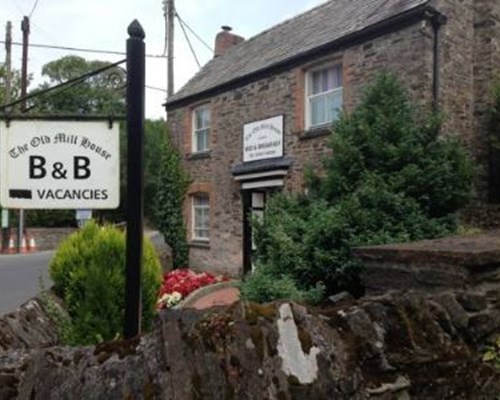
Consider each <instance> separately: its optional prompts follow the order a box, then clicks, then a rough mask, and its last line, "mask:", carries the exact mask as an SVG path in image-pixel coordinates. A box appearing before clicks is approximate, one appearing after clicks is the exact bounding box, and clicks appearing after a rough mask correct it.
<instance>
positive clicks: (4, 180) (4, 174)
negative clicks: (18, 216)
mask: <svg viewBox="0 0 500 400" xmlns="http://www.w3.org/2000/svg"><path fill="white" fill-rule="evenodd" d="M119 161H120V157H119V127H118V124H113V127H112V128H110V127H109V125H108V122H107V121H88V122H87V121H84V122H82V121H42V120H33V121H28V120H23V121H19V120H13V121H10V123H9V126H7V124H6V123H5V122H4V121H2V122H0V168H1V169H0V203H1V205H2V207H5V208H22V209H76V208H80V209H82V208H83V209H90V208H92V209H103V208H116V207H118V205H119V201H120V198H119V192H120V191H119V176H120V162H119Z"/></svg>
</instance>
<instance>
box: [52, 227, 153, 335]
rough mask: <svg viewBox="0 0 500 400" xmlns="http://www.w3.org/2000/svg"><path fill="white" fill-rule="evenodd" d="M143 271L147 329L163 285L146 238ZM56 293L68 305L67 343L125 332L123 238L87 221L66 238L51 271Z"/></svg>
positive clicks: (115, 231)
mask: <svg viewBox="0 0 500 400" xmlns="http://www.w3.org/2000/svg"><path fill="white" fill-rule="evenodd" d="M143 260H144V261H143V271H142V326H143V330H145V331H147V330H148V329H150V327H151V324H152V320H153V317H154V315H155V303H156V296H157V293H158V289H159V287H160V282H161V271H160V263H159V261H158V257H157V256H156V253H155V250H154V248H153V246H152V244H151V243H150V242H149V241H148V240H145V242H144V259H143ZM49 272H50V277H51V278H52V280H53V281H54V291H55V292H56V294H57V295H59V296H60V297H61V298H62V300H63V302H64V304H65V305H66V307H67V310H68V313H69V315H70V317H71V329H70V333H69V334H68V337H67V338H66V339H67V341H68V344H73V345H76V344H80V345H82V344H92V343H96V342H99V341H103V340H111V339H113V338H115V337H116V336H118V335H120V333H121V332H122V330H123V320H124V302H125V293H124V292H125V235H124V234H123V233H122V232H120V231H119V230H117V229H115V228H112V227H109V226H108V227H99V226H98V225H97V224H95V223H93V222H90V223H88V224H86V225H85V227H84V228H83V229H81V230H80V231H78V232H76V233H74V234H73V235H71V236H70V237H68V239H66V240H65V241H64V242H63V243H62V244H61V245H60V246H59V248H58V250H57V252H56V254H55V256H54V258H53V260H52V262H51V264H50V267H49Z"/></svg>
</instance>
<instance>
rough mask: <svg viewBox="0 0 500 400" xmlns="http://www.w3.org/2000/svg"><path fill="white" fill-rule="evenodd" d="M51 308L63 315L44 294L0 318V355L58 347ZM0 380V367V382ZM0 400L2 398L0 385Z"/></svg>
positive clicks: (55, 303) (53, 300) (52, 300)
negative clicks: (23, 350)
mask: <svg viewBox="0 0 500 400" xmlns="http://www.w3.org/2000/svg"><path fill="white" fill-rule="evenodd" d="M51 307H52V309H53V310H58V311H57V312H60V313H64V310H63V308H62V307H61V305H60V303H59V301H58V300H57V299H56V298H55V297H54V296H52V295H51V294H50V292H45V293H42V294H40V295H39V296H37V297H36V298H34V299H32V300H29V301H27V302H26V303H24V304H23V305H22V306H21V307H19V309H18V310H17V311H15V312H12V313H9V314H6V315H4V316H2V317H0V353H3V352H6V351H16V350H21V349H38V348H44V347H50V346H55V345H57V344H59V343H60V340H59V334H58V330H57V328H56V325H55V324H54V322H53V320H52V319H51V316H50V315H51V314H50V308H51ZM1 377H2V371H1V368H0V382H1ZM0 399H2V400H3V399H4V397H2V385H1V384H0Z"/></svg>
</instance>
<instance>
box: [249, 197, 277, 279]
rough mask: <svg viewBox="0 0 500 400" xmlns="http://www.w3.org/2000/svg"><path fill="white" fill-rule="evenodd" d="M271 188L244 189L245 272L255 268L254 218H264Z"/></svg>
mask: <svg viewBox="0 0 500 400" xmlns="http://www.w3.org/2000/svg"><path fill="white" fill-rule="evenodd" d="M270 193H271V191H270V190H269V189H249V190H243V191H242V197H243V273H244V274H247V273H248V272H251V271H252V268H253V263H254V260H253V258H254V257H253V253H254V251H255V243H254V240H253V236H252V226H251V219H252V218H263V217H264V210H265V207H266V202H267V199H268V196H269V195H270Z"/></svg>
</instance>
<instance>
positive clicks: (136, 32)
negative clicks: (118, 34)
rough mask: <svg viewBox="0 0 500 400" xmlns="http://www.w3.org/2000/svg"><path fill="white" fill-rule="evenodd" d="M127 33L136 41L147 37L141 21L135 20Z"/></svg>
mask: <svg viewBox="0 0 500 400" xmlns="http://www.w3.org/2000/svg"><path fill="white" fill-rule="evenodd" d="M127 32H128V34H129V36H130V37H131V38H134V39H141V40H142V39H144V38H145V37H146V33H145V32H144V29H142V26H141V24H140V23H139V21H137V20H136V19H134V20H133V21H132V22H131V24H130V25H129V26H128V29H127Z"/></svg>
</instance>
